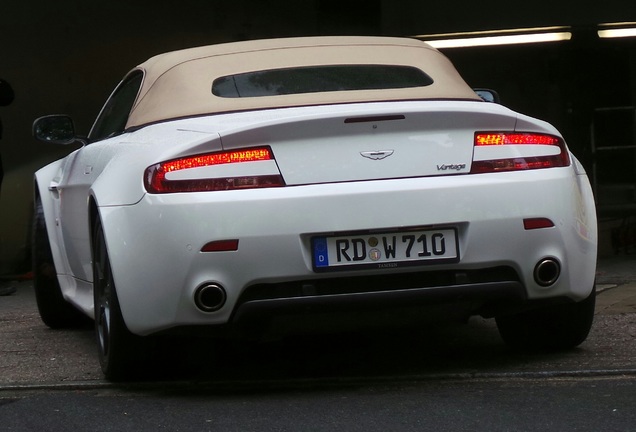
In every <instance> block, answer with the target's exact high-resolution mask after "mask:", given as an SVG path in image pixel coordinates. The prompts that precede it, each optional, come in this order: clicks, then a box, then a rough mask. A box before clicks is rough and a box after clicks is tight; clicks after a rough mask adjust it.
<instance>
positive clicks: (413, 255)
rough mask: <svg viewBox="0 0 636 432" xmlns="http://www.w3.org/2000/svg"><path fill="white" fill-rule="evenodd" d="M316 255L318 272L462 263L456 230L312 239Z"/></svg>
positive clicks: (316, 269) (314, 256)
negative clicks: (451, 262)
mask: <svg viewBox="0 0 636 432" xmlns="http://www.w3.org/2000/svg"><path fill="white" fill-rule="evenodd" d="M312 252H313V265H314V270H315V271H328V270H345V269H348V268H350V267H364V268H393V267H401V266H405V265H418V264H424V263H428V264H431V263H435V262H443V261H453V262H457V261H458V260H459V252H458V246H457V230H456V229H455V228H441V229H426V230H417V231H403V232H390V233H380V234H378V233H373V234H353V235H342V236H316V237H313V238H312Z"/></svg>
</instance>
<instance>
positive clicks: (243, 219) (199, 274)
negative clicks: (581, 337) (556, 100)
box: [100, 168, 596, 334]
mask: <svg viewBox="0 0 636 432" xmlns="http://www.w3.org/2000/svg"><path fill="white" fill-rule="evenodd" d="M542 171H543V172H542V173H537V172H535V173H531V174H529V173H507V174H495V175H487V174H484V175H477V176H465V175H464V176H462V175H459V176H445V177H440V178H436V177H433V178H417V179H401V180H393V181H370V182H352V183H342V184H325V185H311V186H297V187H286V188H273V189H268V190H245V191H236V192H227V193H226V192H220V193H217V192H213V193H200V194H199V193H196V194H195V193H193V194H173V195H162V196H156V195H147V196H145V197H144V199H143V200H141V201H140V202H139V203H138V204H136V205H133V206H121V207H102V208H100V214H101V217H102V223H103V225H104V227H105V234H106V242H107V245H108V249H109V252H110V258H111V265H112V268H113V273H114V278H115V284H116V286H117V290H118V295H119V299H120V303H121V307H122V313H123V315H124V319H125V320H126V324H127V325H128V327H129V328H130V330H131V331H133V332H134V333H137V334H150V333H154V332H158V331H162V330H166V329H169V328H172V327H179V326H188V325H223V324H228V323H232V322H234V321H236V322H238V321H242V320H244V319H247V318H246V317H248V316H250V315H253V316H256V317H257V316H259V315H260V316H263V315H266V314H270V315H275V314H276V313H283V312H285V313H287V312H289V313H292V312H293V311H294V310H295V311H301V312H302V311H303V310H306V309H307V308H313V309H316V308H317V309H320V308H323V307H324V308H326V309H330V308H335V309H338V308H345V309H346V308H349V309H352V308H357V307H366V305H376V306H378V307H380V308H381V307H382V304H383V303H384V302H395V303H396V304H397V305H399V304H401V303H406V304H408V303H409V302H413V301H415V300H416V299H419V300H417V301H420V300H421V301H422V302H430V301H433V302H437V301H438V300H441V299H442V297H446V299H444V302H446V303H453V302H458V301H460V300H462V299H468V303H469V304H470V306H469V307H468V309H470V310H471V311H472V312H475V313H481V312H479V310H480V307H482V306H483V305H484V304H485V303H487V302H485V300H488V301H489V302H490V303H493V302H495V301H496V299H495V298H496V297H498V296H500V297H501V298H502V299H504V300H506V301H507V300H511V299H510V298H509V297H514V300H515V301H517V300H519V301H521V302H523V301H524V300H525V299H528V300H537V299H550V298H563V297H567V298H571V299H572V300H575V301H576V300H581V299H583V298H585V297H587V295H588V294H589V292H590V290H591V289H592V285H593V281H594V275H595V263H596V219H595V214H594V206H593V201H592V199H591V192H589V190H588V189H587V188H585V187H581V186H586V184H587V183H586V182H587V180H586V179H585V178H584V177H580V176H576V175H574V173H573V171H572V170H571V169H570V168H563V169H550V170H542ZM583 180H584V181H583ZM588 187H589V185H588ZM547 191H550V192H549V193H546V192H547ZM526 217H545V218H549V219H551V220H552V221H553V222H554V223H555V226H554V227H552V228H549V229H538V230H530V231H529V230H525V229H524V227H523V219H524V218H526ZM415 226H452V227H456V228H457V230H458V238H459V242H458V248H459V255H460V259H459V262H456V263H450V264H429V265H424V266H420V267H409V268H398V269H382V270H380V269H374V270H368V269H364V270H345V271H339V272H337V274H334V273H330V272H326V273H317V272H315V271H314V270H313V266H312V256H311V238H312V236H313V235H315V234H325V233H340V232H350V231H359V230H376V229H386V228H402V227H415ZM228 239H238V240H239V246H238V250H236V251H228V252H214V253H205V252H201V247H202V246H203V245H204V244H206V243H208V242H210V241H218V240H228ZM545 257H553V258H555V259H556V260H558V262H559V263H560V264H561V267H562V269H563V271H562V272H561V276H560V277H559V280H558V281H557V282H556V283H555V284H553V285H551V286H550V287H547V288H546V287H542V286H539V285H538V284H536V282H535V281H534V277H533V269H534V267H535V265H536V264H537V262H539V261H540V260H541V259H543V258H545ZM495 267H507V268H509V269H511V270H512V271H513V272H514V273H515V274H516V275H517V276H516V277H512V278H505V279H495V280H475V281H470V282H468V283H464V282H462V281H461V280H455V281H454V282H453V281H451V282H444V283H441V284H436V283H432V284H430V283H427V284H424V285H420V286H418V284H414V285H411V286H409V287H407V288H404V287H401V286H399V285H395V284H392V282H391V279H390V278H393V277H398V278H399V277H411V276H413V275H415V274H419V273H422V272H426V273H427V274H428V275H431V274H436V272H447V273H448V274H451V273H453V274H454V273H458V274H461V273H466V272H471V271H481V270H484V269H490V268H495ZM384 277H386V278H389V279H387V280H386V283H384V282H383V281H384V279H382V278H384ZM351 278H362V279H364V278H368V280H378V281H380V282H378V283H377V284H378V289H374V290H371V291H369V292H364V291H361V292H351V291H347V290H341V291H339V292H332V293H324V294H321V295H311V289H309V291H308V294H302V292H301V294H300V295H293V296H285V295H283V296H278V297H277V296H270V297H262V296H261V297H259V296H256V297H250V295H251V294H250V293H251V292H254V291H259V292H261V291H265V290H266V289H265V287H272V286H277V287H284V286H286V285H285V284H287V283H290V284H296V285H299V286H301V288H302V286H303V285H306V286H307V287H311V286H312V285H314V286H316V285H317V284H318V285H320V284H322V285H327V284H328V285H331V286H334V283H335V282H336V281H345V283H346V282H347V281H351V280H353V279H351ZM205 283H214V284H218V285H220V286H222V287H223V288H224V290H225V291H226V293H227V300H226V302H225V304H224V306H223V307H222V308H220V309H218V310H215V311H214V312H211V313H204V312H202V311H200V310H198V309H197V308H196V306H195V304H194V301H193V298H194V295H195V294H194V293H195V291H196V289H197V287H199V286H201V285H202V284H205ZM492 283H494V285H491V284H492ZM339 286H342V284H341V285H339ZM301 291H302V290H301ZM508 291H510V292H513V293H514V294H510V292H508ZM521 292H523V293H522V294H523V296H520V294H521ZM480 297H482V299H480ZM484 299H485V300H484ZM491 300H492V301H491ZM356 302H358V303H357V304H356ZM480 304H481V306H480Z"/></svg>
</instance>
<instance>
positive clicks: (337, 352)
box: [0, 255, 636, 390]
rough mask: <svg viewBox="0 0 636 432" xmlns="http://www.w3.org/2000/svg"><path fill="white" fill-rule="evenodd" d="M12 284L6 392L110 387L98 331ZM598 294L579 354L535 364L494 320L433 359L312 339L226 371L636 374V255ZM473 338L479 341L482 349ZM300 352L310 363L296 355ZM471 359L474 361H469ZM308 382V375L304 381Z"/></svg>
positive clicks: (439, 337) (443, 343)
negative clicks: (57, 321)
mask: <svg viewBox="0 0 636 432" xmlns="http://www.w3.org/2000/svg"><path fill="white" fill-rule="evenodd" d="M9 279H10V280H6V279H4V280H0V292H2V288H7V287H14V288H15V292H9V293H8V295H2V296H0V390H3V389H7V388H14V389H15V388H19V387H20V386H26V387H29V388H37V387H38V386H44V387H46V386H62V387H63V386H66V385H68V386H70V387H77V386H80V387H81V386H92V385H96V386H100V385H105V381H104V380H103V377H102V375H101V370H100V367H99V363H98V361H97V355H96V348H95V341H94V336H93V331H92V329H91V328H90V327H87V328H80V329H76V330H64V331H55V330H50V329H48V328H47V327H46V326H45V325H44V324H43V323H42V322H41V320H40V319H39V315H38V312H37V307H36V305H35V298H34V293H33V284H32V281H31V280H29V279H28V275H27V277H26V278H9ZM20 279H22V280H20ZM597 289H598V293H599V294H598V297H597V306H596V315H597V317H596V320H595V324H594V327H593V331H592V333H591V335H590V338H588V341H586V342H585V343H584V345H583V347H584V348H583V349H582V351H579V352H578V354H577V353H573V354H565V355H563V356H561V357H545V358H540V357H535V358H533V359H530V360H528V359H526V358H523V357H518V356H517V357H515V356H511V355H508V354H506V353H505V352H504V351H503V350H504V349H505V348H502V347H503V344H502V343H501V341H500V340H499V338H498V334H497V331H496V328H495V326H494V323H492V320H482V319H478V320H477V321H475V322H473V324H472V326H469V328H468V329H466V330H457V329H452V330H449V331H447V330H444V329H437V330H436V332H437V333H434V334H432V335H427V336H426V337H428V338H429V341H428V347H429V348H430V347H431V346H434V349H435V352H433V354H434V355H433V356H432V355H431V351H430V349H429V350H428V351H422V352H413V351H412V350H411V351H400V350H405V348H401V346H403V345H408V344H411V343H420V340H417V341H416V340H415V339H409V337H410V336H408V335H407V336H405V337H406V339H405V340H404V341H398V342H393V339H392V338H390V337H388V338H386V339H384V340H381V341H380V342H376V341H373V340H371V341H369V343H367V344H366V345H365V344H358V345H356V346H355V347H354V348H355V349H357V350H358V352H357V353H354V354H352V355H351V356H350V357H346V355H343V352H344V351H348V350H349V348H350V346H351V344H350V343H349V341H347V339H346V338H343V339H342V340H341V341H340V342H337V343H339V344H340V346H337V345H334V342H333V340H329V341H328V342H324V344H323V345H320V344H321V342H320V340H316V339H314V340H312V342H311V343H304V344H303V343H301V344H296V345H292V346H291V347H288V348H282V349H281V348H280V347H278V348H276V349H277V350H278V352H275V353H274V354H271V350H270V351H264V350H261V351H259V352H257V353H251V356H252V357H254V356H264V355H265V356H267V355H270V357H269V358H263V359H259V360H258V361H257V360H245V359H241V358H240V357H235V358H232V359H231V360H228V361H227V363H236V362H238V363H240V362H246V364H244V365H243V366H244V367H242V368H241V367H240V366H236V365H234V364H232V365H229V367H228V370H229V372H230V373H232V371H233V373H235V374H236V375H241V374H244V371H245V370H246V369H247V370H252V371H255V372H253V373H255V374H258V373H260V374H261V375H260V376H261V377H263V376H273V374H274V373H273V372H272V371H276V368H280V370H281V371H282V372H281V373H282V375H287V376H290V375H289V374H290V372H289V370H290V368H291V369H292V370H293V369H294V368H297V370H300V369H301V366H299V365H303V367H305V369H304V370H302V371H301V372H303V373H306V372H307V371H309V370H310V371H311V372H310V373H311V374H316V373H319V374H323V375H325V374H329V373H331V372H332V370H331V369H327V367H326V366H325V364H326V362H333V363H337V364H338V366H337V367H338V370H339V371H340V370H342V371H344V372H342V373H343V374H347V373H349V371H353V372H354V373H358V371H360V370H362V372H360V373H369V374H374V373H376V370H379V371H381V373H384V371H385V370H387V365H391V364H394V363H395V362H396V361H397V362H398V363H399V362H400V359H396V357H395V356H398V357H399V356H402V357H404V356H407V357H412V361H411V363H408V364H406V365H404V366H403V369H404V370H406V369H409V368H411V369H412V370H413V371H415V372H416V373H420V372H419V371H421V370H426V371H435V370H438V371H443V372H445V373H448V371H453V372H457V371H459V372H461V373H466V371H469V372H470V373H473V371H475V370H479V371H481V372H482V373H488V372H490V371H497V373H501V372H503V373H516V371H519V370H531V371H534V372H536V373H538V372H539V371H545V369H546V368H548V369H549V370H554V369H555V368H557V369H558V368H559V367H560V368H561V370H566V369H567V370H571V369H577V368H579V367H580V368H587V369H595V370H600V369H603V368H614V369H615V370H618V371H621V370H622V371H629V373H636V372H635V371H636V366H635V364H636V361H635V360H634V359H635V358H636V357H635V356H634V352H635V351H636V255H616V256H612V257H607V258H603V259H601V260H600V261H599V263H598V266H597ZM475 335H477V337H478V338H479V340H477V341H476V342H474V339H475ZM447 340H448V341H447ZM337 343H336V344H337ZM356 343H357V341H356ZM382 344H384V345H387V344H389V345H391V344H394V346H392V347H389V348H391V349H393V351H395V352H397V353H398V354H393V355H392V354H391V353H390V352H389V351H390V349H386V348H385V347H384V346H382V347H381V348H380V349H382V350H385V351H386V353H384V354H383V356H381V357H378V358H377V360H376V361H375V363H373V362H368V364H367V366H366V369H364V368H362V369H361V363H362V366H363V365H364V361H365V359H367V358H369V355H368V354H369V353H368V352H365V350H367V351H371V350H373V349H376V348H378V347H380V346H381V345H382ZM334 346H336V347H335V348H334ZM460 346H461V348H459V347H460ZM301 350H305V351H306V352H308V353H310V355H306V354H302V355H301V354H298V353H297V352H298V351H301ZM325 350H326V351H327V353H326V354H325V353H324V351H325ZM462 350H463V351H462ZM581 352H582V354H581ZM195 355H196V354H195ZM493 356H495V357H496V356H498V357H497V361H493ZM466 357H472V359H471V360H466ZM312 358H313V360H312ZM312 361H313V363H312ZM250 362H252V363H250ZM268 362H269V363H268ZM347 362H348V363H349V364H348V363H347ZM261 364H267V365H268V366H267V367H268V368H269V369H267V370H266V371H265V369H259V367H261ZM559 365H560V366H559ZM605 365H611V366H605ZM226 366H227V365H226ZM347 368H349V369H347ZM418 368H419V369H418ZM283 369H284V370H283ZM338 373H340V372H338ZM541 373H543V372H541ZM291 374H292V375H293V372H291ZM299 374H300V373H299ZM307 375H308V374H307V373H306V374H305V375H303V376H307ZM241 376H242V375H241Z"/></svg>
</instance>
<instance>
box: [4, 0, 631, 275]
mask: <svg viewBox="0 0 636 432" xmlns="http://www.w3.org/2000/svg"><path fill="white" fill-rule="evenodd" d="M571 4H574V3H573V2H571V1H564V0H562V1H555V0H552V1H548V0H535V1H533V2H525V3H520V2H510V1H503V0H483V1H481V2H470V1H460V2H458V1H455V2H453V1H446V2H431V1H423V0H339V1H336V0H312V1H297V0H271V1H268V2H263V1H258V0H252V1H250V0H234V1H232V2H227V1H225V2H220V1H207V2H202V1H200V0H181V1H179V2H173V1H166V0H152V1H151V0H134V1H130V0H109V1H84V0H56V1H54V2H42V1H40V0H3V4H2V8H1V9H0V17H1V19H0V76H1V77H2V78H3V79H6V80H8V81H9V82H11V83H12V84H13V86H14V89H15V92H16V100H15V102H14V104H12V105H11V106H9V107H2V108H0V116H1V118H2V120H3V124H4V139H3V140H2V141H0V150H1V151H2V156H3V161H4V164H5V179H4V183H3V185H2V192H1V195H0V275H2V274H6V273H15V272H22V271H26V270H28V252H29V246H28V244H29V236H28V233H29V231H30V221H31V207H32V198H31V194H32V192H31V189H32V176H33V172H34V171H35V170H36V169H37V168H38V167H40V166H43V165H45V164H46V163H48V162H50V161H53V160H55V159H57V158H59V157H62V156H63V155H65V154H67V153H68V152H69V151H70V150H71V149H72V148H66V147H57V146H53V145H45V144H42V143H38V142H36V141H34V140H33V139H32V138H31V135H30V129H31V124H32V121H33V120H34V119H35V118H36V117H38V116H41V115H45V114H51V113H66V114H70V115H72V116H73V117H74V118H75V120H76V123H77V124H76V126H77V128H78V130H79V131H83V132H87V131H88V129H89V128H90V125H91V123H92V119H93V118H94V117H95V116H96V114H97V113H98V111H99V109H100V107H101V104H102V103H103V101H104V100H105V99H106V97H107V96H108V94H109V93H110V91H111V90H112V88H113V87H114V86H115V85H116V83H117V82H118V80H119V79H120V78H121V76H123V74H124V73H126V72H127V71H128V70H129V69H130V68H131V67H133V66H134V65H136V64H138V63H140V62H142V61H144V60H145V59H146V58H148V57H150V56H152V55H154V54H157V53H160V52H165V51H169V50H174V49H179V48H185V47H191V46H197V45H205V44H211V43H218V42H224V41H232V40H241V39H254V38H264V37H282V36H299V35H318V34H335V35H337V34H384V35H396V36H410V35H415V34H426V33H441V32H451V31H466V30H485V29H496V28H511V27H518V26H523V27H526V26H544V25H576V26H577V27H578V28H582V29H585V28H587V27H593V26H595V25H596V24H598V23H601V22H613V21H636V12H635V9H636V2H634V1H633V0H606V1H604V2H596V3H594V4H592V5H586V6H585V7H574V8H573V7H571V6H570V5H571ZM630 50H631V51H630V52H631V53H632V54H631V56H632V57H631V58H632V59H633V58H634V54H633V52H634V51H633V49H632V48H630ZM521 52H523V50H517V51H515V50H514V49H501V50H497V49H495V50H488V51H481V52H478V51H473V52H460V51H456V52H454V53H451V52H449V53H448V55H449V56H451V58H452V59H453V60H454V61H456V62H457V64H458V67H459V69H460V71H461V72H462V73H463V74H465V75H466V76H467V77H468V78H469V79H470V81H474V84H475V85H487V84H492V86H493V87H497V88H499V89H500V90H501V92H502V96H503V97H504V100H507V102H508V103H509V105H510V106H511V107H513V108H518V109H521V110H522V111H524V112H527V113H529V114H533V115H538V116H539V117H543V118H547V119H549V120H556V122H557V123H559V122H560V123H561V124H564V125H566V128H570V129H571V130H572V132H570V131H569V130H568V133H572V134H573V135H575V134H577V133H578V132H577V130H578V126H577V125H578V124H579V123H574V126H572V125H570V126H568V124H569V123H568V122H567V121H565V120H564V119H566V118H567V116H568V115H572V113H574V111H572V110H574V109H575V108H573V107H571V106H569V105H568V104H571V101H570V100H569V98H574V96H572V95H575V96H576V95H577V94H578V95H580V93H581V92H582V91H587V89H586V88H585V87H583V89H581V88H578V87H576V86H575V85H574V84H573V83H574V82H576V76H578V74H579V71H578V69H577V68H578V67H584V66H585V64H586V62H591V63H594V62H595V59H593V58H590V59H589V60H588V59H586V58H585V55H583V56H581V55H574V56H570V57H568V56H567V55H566V56H565V57H562V56H561V52H560V51H558V50H557V51H554V49H553V48H549V49H548V51H545V52H543V51H540V50H539V51H537V49H534V51H533V49H529V50H526V52H528V53H529V55H531V56H532V58H534V59H535V61H534V63H532V64H531V65H530V66H528V64H524V62H523V60H522V61H520V62H519V63H517V65H516V68H517V69H515V67H514V65H513V67H511V65H510V64H508V65H506V67H501V65H498V64H497V63H498V62H499V63H501V62H505V61H506V58H516V59H519V58H522V59H523V57H522V56H521V55H520V54H519V53H521ZM592 52H593V51H592ZM478 54H479V55H478ZM480 58H481V60H480ZM484 58H486V59H487V62H486V61H485V60H484ZM564 59H565V60H564ZM571 61H573V62H574V64H576V65H577V67H572V63H571ZM632 63H633V60H632ZM515 70H518V71H520V73H515ZM627 70H628V71H631V72H624V71H622V72H620V73H623V74H624V73H627V74H628V75H629V74H631V75H630V76H631V77H632V78H633V74H634V72H633V71H634V69H633V67H632V68H631V69H629V68H628V69H627ZM533 71H535V72H536V73H532V72H533ZM617 73H619V72H617ZM555 74H556V75H555ZM570 74H572V76H570ZM555 77H556V78H555ZM579 81H581V82H582V83H583V85H585V82H586V81H585V76H584V77H583V79H582V80H579ZM635 81H636V80H634V79H631V84H630V85H631V86H634V82H635ZM546 82H547V83H549V84H550V85H548V86H546ZM587 82H589V81H587ZM563 83H569V84H568V85H567V86H565V87H564V85H563ZM471 84H472V83H471ZM625 92H626V94H629V90H627V89H625ZM628 99H629V100H633V98H632V97H631V95H629V97H628ZM568 110H570V111H568ZM568 113H569V114H568ZM582 146H583V147H584V145H582Z"/></svg>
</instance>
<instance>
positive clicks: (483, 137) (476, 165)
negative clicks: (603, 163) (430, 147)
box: [471, 132, 570, 174]
mask: <svg viewBox="0 0 636 432" xmlns="http://www.w3.org/2000/svg"><path fill="white" fill-rule="evenodd" d="M474 145H475V147H476V148H487V147H497V146H526V145H533V146H546V149H547V148H550V147H551V148H552V149H554V148H556V149H558V151H559V153H558V154H554V153H555V151H554V150H551V151H546V153H550V154H546V155H541V154H540V153H541V152H539V154H538V155H536V156H522V157H502V158H493V159H487V160H476V161H473V163H472V166H471V173H473V174H479V173H490V172H502V171H522V170H532V169H541V168H555V167H564V166H569V165H570V155H569V153H568V150H567V148H566V147H565V143H564V142H563V139H561V138H559V137H557V136H554V135H548V134H539V133H523V132H477V133H475V143H474Z"/></svg>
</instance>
